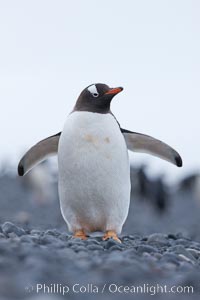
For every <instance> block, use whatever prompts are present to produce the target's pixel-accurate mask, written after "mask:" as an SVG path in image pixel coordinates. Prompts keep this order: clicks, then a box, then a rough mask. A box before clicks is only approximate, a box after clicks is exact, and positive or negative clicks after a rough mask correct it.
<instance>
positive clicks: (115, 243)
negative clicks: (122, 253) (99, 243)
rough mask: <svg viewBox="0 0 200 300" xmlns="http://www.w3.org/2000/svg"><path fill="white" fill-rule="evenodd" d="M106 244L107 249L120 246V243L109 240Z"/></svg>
mask: <svg viewBox="0 0 200 300" xmlns="http://www.w3.org/2000/svg"><path fill="white" fill-rule="evenodd" d="M104 243H105V246H104V247H105V249H109V248H110V247H112V246H115V245H118V246H119V245H120V243H119V242H117V241H115V240H113V239H109V240H107V241H105V242H104Z"/></svg>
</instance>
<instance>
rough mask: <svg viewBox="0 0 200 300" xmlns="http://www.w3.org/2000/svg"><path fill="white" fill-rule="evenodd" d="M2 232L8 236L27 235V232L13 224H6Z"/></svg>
mask: <svg viewBox="0 0 200 300" xmlns="http://www.w3.org/2000/svg"><path fill="white" fill-rule="evenodd" d="M2 231H3V233H4V234H5V235H7V236H8V234H9V233H15V234H16V235H17V236H21V235H25V234H26V232H25V230H24V229H22V228H20V227H18V226H16V225H14V224H13V223H11V222H6V223H4V224H3V225H2Z"/></svg>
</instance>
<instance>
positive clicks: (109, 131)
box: [58, 112, 130, 233]
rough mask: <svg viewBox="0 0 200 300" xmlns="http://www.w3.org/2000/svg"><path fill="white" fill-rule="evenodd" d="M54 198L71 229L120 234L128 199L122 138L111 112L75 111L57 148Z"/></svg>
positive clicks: (127, 176) (128, 175) (128, 185)
mask: <svg viewBox="0 0 200 300" xmlns="http://www.w3.org/2000/svg"><path fill="white" fill-rule="evenodd" d="M58 168H59V196H60V205H61V211H62V215H63V217H64V219H65V221H66V222H67V224H68V227H69V230H70V231H75V230H78V229H85V230H86V231H88V232H92V231H105V230H116V231H117V232H118V233H119V232H121V229H122V226H123V224H124V222H125V220H126V217H127V214H128V209H129V202H130V165H129V159H128V152H127V148H126V144H125V141H124V137H123V135H122V134H121V131H120V129H119V126H118V124H117V122H116V120H115V119H114V117H113V116H112V115H111V114H97V113H91V112H74V113H72V114H71V115H69V116H68V118H67V121H66V123H65V126H64V130H63V132H62V134H61V137H60V141H59V147H58Z"/></svg>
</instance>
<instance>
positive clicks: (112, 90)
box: [105, 87, 123, 95]
mask: <svg viewBox="0 0 200 300" xmlns="http://www.w3.org/2000/svg"><path fill="white" fill-rule="evenodd" d="M121 91H123V88H122V87H118V88H113V89H110V90H109V91H108V92H106V93H105V95H117V94H118V93H120V92H121Z"/></svg>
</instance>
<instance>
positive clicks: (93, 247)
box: [87, 244, 104, 251]
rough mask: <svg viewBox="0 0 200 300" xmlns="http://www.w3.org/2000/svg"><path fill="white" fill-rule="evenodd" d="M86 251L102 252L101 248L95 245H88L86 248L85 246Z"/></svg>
mask: <svg viewBox="0 0 200 300" xmlns="http://www.w3.org/2000/svg"><path fill="white" fill-rule="evenodd" d="M87 249H88V250H101V251H103V250H104V249H103V247H102V246H101V245H95V244H93V245H88V246H87Z"/></svg>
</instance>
